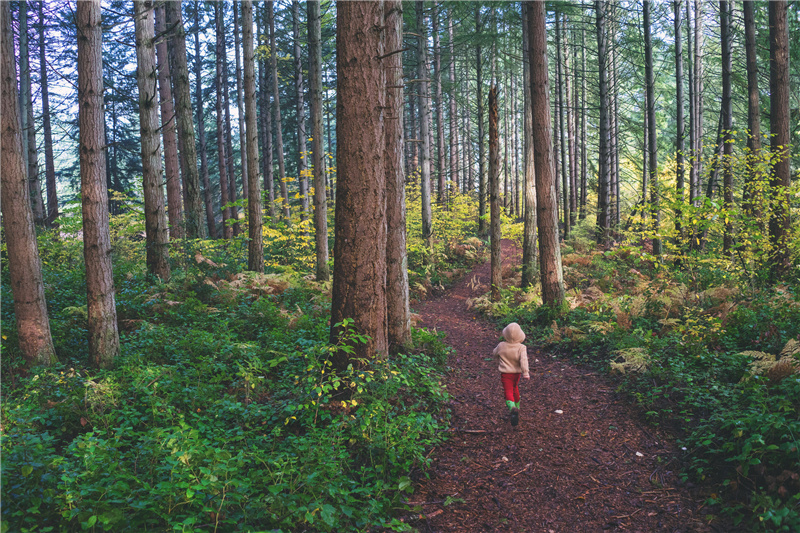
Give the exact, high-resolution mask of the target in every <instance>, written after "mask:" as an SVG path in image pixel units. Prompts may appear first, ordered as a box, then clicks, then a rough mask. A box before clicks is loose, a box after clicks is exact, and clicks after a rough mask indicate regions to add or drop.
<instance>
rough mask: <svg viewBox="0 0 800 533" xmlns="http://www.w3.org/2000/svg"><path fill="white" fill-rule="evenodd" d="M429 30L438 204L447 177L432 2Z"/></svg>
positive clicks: (443, 195) (436, 17) (438, 51)
mask: <svg viewBox="0 0 800 533" xmlns="http://www.w3.org/2000/svg"><path fill="white" fill-rule="evenodd" d="M431 30H432V31H433V80H434V83H435V84H436V89H435V91H436V178H437V179H438V187H437V194H436V198H437V200H438V202H439V203H440V204H443V203H444V202H445V201H446V199H447V177H446V176H445V171H444V165H445V160H446V157H445V148H444V113H443V108H444V101H443V99H442V51H441V46H440V42H439V8H438V6H437V4H435V3H434V4H433V11H432V12H431Z"/></svg>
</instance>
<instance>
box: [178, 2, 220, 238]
mask: <svg viewBox="0 0 800 533" xmlns="http://www.w3.org/2000/svg"><path fill="white" fill-rule="evenodd" d="M194 25H195V34H194V57H195V62H194V79H195V111H196V113H197V115H196V116H197V142H198V147H199V150H200V179H201V180H202V181H203V203H204V204H205V208H206V225H207V226H208V236H209V238H211V239H216V238H217V221H216V217H215V216H214V199H213V195H212V191H211V182H210V180H209V179H208V146H207V145H206V124H205V113H204V111H203V68H202V65H203V62H202V59H201V58H202V56H201V55H200V2H199V1H197V0H195V3H194ZM168 202H169V200H168Z"/></svg>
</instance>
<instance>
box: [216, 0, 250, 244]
mask: <svg viewBox="0 0 800 533" xmlns="http://www.w3.org/2000/svg"><path fill="white" fill-rule="evenodd" d="M220 18H221V19H222V22H221V26H220V27H219V29H218V33H217V38H218V39H219V40H221V41H222V45H221V49H218V53H219V55H220V58H221V61H222V101H223V106H222V110H223V112H224V114H225V127H224V129H223V130H221V134H222V135H224V137H225V166H226V168H227V171H228V172H227V174H228V201H229V202H230V204H231V205H230V213H231V219H232V220H233V224H232V226H231V231H232V232H233V236H237V235H239V234H240V233H241V228H240V227H239V207H238V206H237V205H236V201H237V200H238V198H237V197H238V187H237V185H236V168H235V165H234V164H233V160H234V159H233V140H232V137H233V128H232V127H231V99H230V89H229V86H230V76H229V75H228V37H227V33H226V29H225V26H226V24H225V4H224V2H221V6H220ZM219 40H218V41H217V42H218V43H219ZM218 46H219V45H218ZM241 155H242V159H244V154H241Z"/></svg>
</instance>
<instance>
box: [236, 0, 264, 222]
mask: <svg viewBox="0 0 800 533" xmlns="http://www.w3.org/2000/svg"><path fill="white" fill-rule="evenodd" d="M238 5H239V2H233V49H234V55H235V56H236V109H237V110H238V112H239V113H238V115H239V117H238V120H239V152H240V154H241V160H242V198H244V199H245V200H247V199H248V198H249V197H250V190H249V187H248V184H247V180H248V177H249V173H248V167H247V160H248V158H249V156H248V155H247V132H246V131H245V124H244V121H245V118H244V103H243V102H242V99H243V96H242V76H243V74H242V64H241V60H240V59H239V50H240V47H239V26H240V25H241V24H242V23H240V22H239V9H238ZM252 9H253V4H252V1H251V3H250V10H251V13H250V18H251V19H252ZM242 10H244V6H242ZM242 16H244V15H242ZM250 31H251V32H252V31H253V27H252V23H251V25H250ZM254 85H255V83H254ZM256 174H258V172H257V171H256ZM260 189H261V187H259V190H260ZM248 212H249V209H248Z"/></svg>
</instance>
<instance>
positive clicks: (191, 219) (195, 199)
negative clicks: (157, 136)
mask: <svg viewBox="0 0 800 533" xmlns="http://www.w3.org/2000/svg"><path fill="white" fill-rule="evenodd" d="M165 6H166V19H167V27H168V28H174V29H173V30H172V31H173V32H174V33H173V35H172V39H171V40H170V41H169V48H170V52H169V55H170V71H171V74H172V89H173V96H174V97H175V108H176V109H175V114H176V117H177V121H178V139H179V141H182V142H181V143H180V144H179V148H180V151H181V154H180V155H181V160H182V161H183V163H182V166H181V169H182V171H183V172H182V176H183V187H184V196H185V205H184V208H185V213H184V218H185V220H186V236H187V237H189V238H190V239H204V238H205V236H206V232H205V226H204V224H203V223H202V217H203V206H202V200H201V199H200V177H199V175H198V172H197V148H196V147H195V144H194V123H193V122H192V103H191V95H190V93H189V68H188V67H187V65H186V32H185V31H184V28H183V20H182V19H181V4H180V2H177V1H174V0H169V1H167V2H165Z"/></svg>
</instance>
